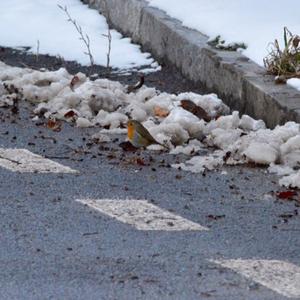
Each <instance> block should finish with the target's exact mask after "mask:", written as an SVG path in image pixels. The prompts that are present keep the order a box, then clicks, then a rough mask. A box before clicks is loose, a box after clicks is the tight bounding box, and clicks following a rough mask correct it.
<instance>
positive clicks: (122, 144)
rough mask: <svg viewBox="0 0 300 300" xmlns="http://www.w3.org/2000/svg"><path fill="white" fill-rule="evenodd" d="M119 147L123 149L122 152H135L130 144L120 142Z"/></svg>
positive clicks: (134, 148)
mask: <svg viewBox="0 0 300 300" xmlns="http://www.w3.org/2000/svg"><path fill="white" fill-rule="evenodd" d="M119 146H120V147H121V148H122V149H123V151H130V152H135V151H136V150H137V148H136V147H134V146H133V145H132V144H131V143H130V142H122V143H120V144H119Z"/></svg>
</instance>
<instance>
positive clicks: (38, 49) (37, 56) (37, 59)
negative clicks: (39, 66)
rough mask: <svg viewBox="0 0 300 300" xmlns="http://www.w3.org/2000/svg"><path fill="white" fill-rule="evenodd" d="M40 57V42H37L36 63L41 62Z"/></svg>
mask: <svg viewBox="0 0 300 300" xmlns="http://www.w3.org/2000/svg"><path fill="white" fill-rule="evenodd" d="M39 55H40V41H39V40H37V42H36V55H35V59H36V62H38V61H39Z"/></svg>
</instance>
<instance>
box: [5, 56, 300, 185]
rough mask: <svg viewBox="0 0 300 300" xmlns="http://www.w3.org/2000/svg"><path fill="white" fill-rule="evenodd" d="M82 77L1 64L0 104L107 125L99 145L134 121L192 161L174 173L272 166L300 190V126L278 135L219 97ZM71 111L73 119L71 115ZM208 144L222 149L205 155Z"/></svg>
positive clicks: (288, 125) (287, 127)
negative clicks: (196, 110)
mask: <svg viewBox="0 0 300 300" xmlns="http://www.w3.org/2000/svg"><path fill="white" fill-rule="evenodd" d="M76 76H77V77H76V78H77V80H76V82H77V83H76V84H75V85H74V86H72V88H71V87H70V82H71V81H72V79H73V78H74V77H73V76H72V75H70V74H68V73H67V71H66V70H65V69H60V70H58V71H53V72H49V71H34V70H31V69H21V68H16V67H10V66H7V65H5V64H4V63H1V62H0V106H8V105H12V103H13V101H14V100H13V99H14V98H16V97H18V98H26V99H27V100H28V101H30V102H32V103H36V108H35V109H34V112H35V113H36V114H37V115H39V116H44V117H46V118H48V117H51V118H53V117H54V118H56V119H61V120H65V121H67V122H76V125H77V126H78V127H89V126H97V127H101V128H102V129H101V130H100V132H99V133H98V134H96V135H95V136H94V138H96V139H98V140H99V141H100V142H106V141H109V140H110V139H109V135H110V134H112V133H114V134H124V133H126V129H124V125H126V122H127V120H128V117H133V118H137V119H138V120H140V121H141V122H143V124H144V126H145V127H146V128H147V129H148V130H149V131H150V133H151V134H152V135H153V136H154V138H155V139H156V140H157V141H159V142H161V143H165V144H167V145H168V146H169V147H170V154H172V155H177V154H179V153H184V154H186V155H188V157H189V156H192V157H189V159H187V160H186V161H184V159H183V161H182V162H180V163H179V164H174V165H173V167H175V168H181V169H183V170H187V171H191V172H203V171H204V170H205V169H208V170H212V169H214V168H219V167H221V166H222V165H224V164H229V165H235V164H244V163H248V162H252V163H257V164H263V165H266V166H268V167H269V168H268V170H269V172H272V173H276V174H278V175H279V176H281V178H280V180H279V183H280V184H281V185H283V186H293V187H298V188H300V171H298V170H299V167H300V126H299V124H297V123H295V122H287V123H286V124H284V125H282V126H276V127H275V128H274V129H273V130H271V129H268V128H266V126H265V123H264V122H263V121H262V120H254V119H253V118H251V117H250V116H247V115H242V116H240V115H239V113H238V112H236V111H233V112H230V110H229V108H228V107H227V106H226V105H225V104H224V103H223V102H222V101H221V100H220V99H219V98H218V97H217V96H216V95H215V94H208V95H198V94H195V93H183V94H179V95H173V94H168V93H161V92H160V91H158V90H156V89H154V88H148V87H145V86H143V87H142V88H141V89H139V90H138V91H136V92H131V93H129V94H128V93H127V87H126V86H123V85H122V84H120V83H119V82H113V81H109V80H107V79H97V80H95V81H91V80H90V79H89V78H87V77H86V76H85V75H84V74H81V73H78V74H77V75H76ZM181 100H190V101H193V102H194V103H195V104H196V105H199V106H200V107H201V108H202V109H204V110H205V111H206V113H207V114H208V115H209V116H210V117H211V118H212V120H211V121H210V122H205V121H204V120H200V119H198V118H197V117H196V116H195V115H193V114H192V113H190V112H188V111H186V110H184V109H183V108H182V107H181V106H180V104H181V102H180V101H181ZM158 105H159V107H161V108H163V109H165V110H166V111H168V116H166V117H161V116H157V115H156V113H155V112H156V107H157V106H158ZM70 111H72V114H71V115H73V117H72V118H69V117H67V115H68V114H69V113H70ZM66 113H67V115H66ZM103 127H104V128H103ZM207 147H213V149H216V150H214V151H213V150H212V151H210V153H209V155H204V154H201V150H203V149H204V148H207ZM150 148H151V149H152V150H161V148H162V147H161V146H154V145H153V146H151V147H150ZM202 152H203V151H202Z"/></svg>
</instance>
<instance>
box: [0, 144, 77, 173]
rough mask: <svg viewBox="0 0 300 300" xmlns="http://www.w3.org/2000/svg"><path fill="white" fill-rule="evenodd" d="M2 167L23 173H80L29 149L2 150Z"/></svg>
mask: <svg viewBox="0 0 300 300" xmlns="http://www.w3.org/2000/svg"><path fill="white" fill-rule="evenodd" d="M0 167H3V168H6V169H8V170H10V171H13V172H22V173H25V172H31V173H78V171H76V170H73V169H71V168H70V167H67V166H63V165H61V164H59V163H57V162H55V161H52V160H50V159H47V158H44V157H42V156H40V155H37V154H34V153H32V152H30V151H28V150H27V149H5V148H0Z"/></svg>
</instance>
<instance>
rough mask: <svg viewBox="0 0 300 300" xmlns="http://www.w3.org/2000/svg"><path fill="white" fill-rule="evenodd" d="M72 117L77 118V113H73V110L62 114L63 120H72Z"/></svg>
mask: <svg viewBox="0 0 300 300" xmlns="http://www.w3.org/2000/svg"><path fill="white" fill-rule="evenodd" d="M74 116H77V113H76V112H75V111H74V110H69V111H68V112H66V113H65V114H64V117H65V118H72V117H74Z"/></svg>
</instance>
